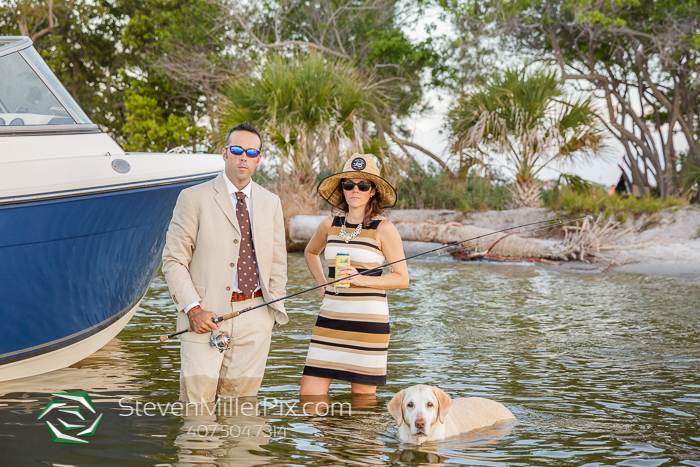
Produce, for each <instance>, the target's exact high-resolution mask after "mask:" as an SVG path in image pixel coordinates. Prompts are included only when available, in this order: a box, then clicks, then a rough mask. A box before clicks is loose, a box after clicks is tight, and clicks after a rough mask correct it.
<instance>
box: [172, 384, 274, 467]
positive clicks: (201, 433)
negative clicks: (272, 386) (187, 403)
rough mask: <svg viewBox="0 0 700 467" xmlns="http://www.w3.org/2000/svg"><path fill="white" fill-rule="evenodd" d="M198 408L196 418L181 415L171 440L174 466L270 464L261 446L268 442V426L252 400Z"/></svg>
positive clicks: (226, 402) (246, 399) (256, 404)
mask: <svg viewBox="0 0 700 467" xmlns="http://www.w3.org/2000/svg"><path fill="white" fill-rule="evenodd" d="M219 403H220V405H218V406H215V404H208V405H207V404H205V405H201V404H200V405H199V407H200V408H201V411H200V412H199V413H198V414H197V415H186V416H183V423H182V427H181V428H180V433H179V434H178V435H177V438H176V439H175V445H176V446H177V447H178V459H179V463H178V465H194V464H211V463H213V462H216V465H220V466H233V465H236V466H242V467H250V466H256V465H268V464H270V463H273V461H274V456H273V455H272V453H270V452H269V451H268V450H265V449H264V448H262V446H264V445H266V444H268V442H269V440H270V436H271V434H270V425H269V423H268V420H267V419H266V418H264V417H260V416H258V415H256V414H257V413H259V410H258V405H259V401H258V399H257V398H255V397H250V398H241V399H237V400H236V399H234V400H230V399H229V400H228V401H224V403H223V404H222V401H221V400H220V401H219Z"/></svg>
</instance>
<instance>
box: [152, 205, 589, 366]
mask: <svg viewBox="0 0 700 467" xmlns="http://www.w3.org/2000/svg"><path fill="white" fill-rule="evenodd" d="M582 219H593V216H591V215H584V216H570V217H559V218H556V219H548V220H546V221H539V222H530V223H529V224H522V225H517V226H515V227H508V228H507V229H501V230H497V231H495V232H490V233H487V234H482V235H478V236H476V237H473V238H469V239H466V240H459V241H457V242H452V243H449V244H447V245H442V246H439V247H437V248H433V249H432V250H428V251H424V252H422V253H418V254H415V255H411V256H407V257H405V258H401V259H398V260H396V261H392V262H391V263H384V264H382V265H381V266H377V267H374V268H372V269H367V270H365V271H362V272H358V273H355V274H352V275H348V276H343V277H342V278H339V279H335V280H333V281H329V282H326V283H325V284H321V285H317V286H315V287H310V288H308V289H304V290H302V291H300V292H295V293H293V294H289V295H285V296H284V297H281V298H276V299H275V300H270V301H269V302H265V303H261V304H260V305H255V306H252V307H249V308H246V309H244V310H239V311H234V312H233V313H228V314H226V315H223V316H219V317H218V318H212V320H211V321H212V322H213V323H215V324H216V323H220V322H222V321H225V320H228V319H232V318H235V317H236V316H239V315H241V314H243V313H247V312H249V311H253V310H256V309H258V308H262V307H264V306H267V305H271V304H273V303H276V302H279V301H281V300H286V299H288V298H292V297H296V296H297V295H301V294H303V293H306V292H311V291H312V290H316V289H320V288H321V287H327V286H329V285H333V284H335V283H336V282H341V281H344V280H348V279H350V278H351V277H355V276H361V275H365V274H368V273H371V272H373V271H378V270H380V269H383V268H385V267H388V266H391V265H392V264H396V263H400V262H401V261H408V260H409V259H413V258H417V257H418V256H423V255H427V254H429V253H435V252H436V251H440V250H444V249H445V248H450V247H453V246H457V245H460V244H462V243H467V242H473V241H474V240H479V239H481V238H484V237H488V236H491V235H495V234H499V233H504V232H508V231H509V230H516V229H523V228H525V227H530V226H533V225H539V224H547V223H555V225H563V224H570V223H572V222H576V221H579V220H582ZM549 227H553V225H546V226H545V227H543V228H549ZM537 230H540V229H536V230H534V231H535V232H536V231H537ZM190 331H192V329H191V328H187V329H183V330H182V331H178V332H175V333H172V334H166V335H164V336H160V341H161V342H165V341H167V340H168V339H170V338H171V337H175V336H179V335H180V334H184V333H186V332H190ZM210 343H211V345H212V346H213V347H216V348H218V349H219V350H220V351H221V352H223V351H224V350H226V349H227V348H228V347H227V345H228V344H229V343H230V338H229V336H228V335H226V334H225V333H222V334H219V336H216V337H215V336H214V331H212V338H211V341H210Z"/></svg>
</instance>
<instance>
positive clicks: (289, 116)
mask: <svg viewBox="0 0 700 467" xmlns="http://www.w3.org/2000/svg"><path fill="white" fill-rule="evenodd" d="M222 94H223V101H224V102H223V104H222V107H221V114H220V127H221V136H220V138H219V139H220V140H221V141H223V140H224V136H225V134H226V130H227V129H228V128H231V127H232V126H234V125H236V124H238V123H241V122H244V121H249V122H251V123H252V124H254V125H256V126H257V127H259V128H260V129H262V131H263V132H264V133H265V135H266V138H264V140H269V141H270V148H269V150H268V152H271V153H272V154H274V155H276V156H278V157H279V158H280V160H281V163H282V175H284V174H285V173H286V174H287V175H289V176H291V177H293V178H294V179H295V180H298V181H300V182H301V183H303V184H307V185H312V184H313V183H314V182H315V179H316V173H317V171H318V170H319V168H322V167H331V168H337V167H338V164H339V157H342V156H341V155H342V154H347V153H349V154H352V152H355V151H359V152H362V149H363V147H365V146H368V145H369V144H371V142H370V136H369V133H368V131H367V128H366V127H365V125H366V122H367V121H373V120H376V119H377V117H378V116H379V115H380V114H381V112H383V111H385V110H386V107H387V106H388V105H387V102H388V97H387V96H385V95H384V94H383V93H382V89H381V87H380V86H378V85H377V83H376V82H374V81H373V80H372V78H371V77H369V76H366V75H365V74H363V73H361V72H359V71H358V70H356V69H355V68H354V67H352V66H351V65H349V64H347V63H344V62H342V61H335V60H327V59H326V58H324V57H323V56H322V55H320V54H318V53H310V54H301V53H300V54H296V55H294V56H293V57H291V58H286V57H283V56H281V55H279V54H271V55H268V56H267V57H266V61H265V63H264V64H263V65H260V66H258V67H255V68H253V69H251V70H250V71H249V72H248V73H246V74H245V75H243V74H241V75H238V76H237V77H234V78H233V80H232V81H231V82H230V83H229V84H227V85H226V86H225V87H224V89H223V92H222Z"/></svg>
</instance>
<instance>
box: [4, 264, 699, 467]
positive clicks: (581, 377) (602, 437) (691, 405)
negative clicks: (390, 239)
mask: <svg viewBox="0 0 700 467" xmlns="http://www.w3.org/2000/svg"><path fill="white" fill-rule="evenodd" d="M409 269H410V273H411V278H412V283H411V287H410V288H408V289H406V290H399V291H392V293H390V294H389V306H390V313H391V321H392V339H391V344H390V348H389V365H388V381H389V384H388V385H387V386H384V387H381V388H379V391H378V393H377V395H376V396H374V397H371V398H368V397H367V396H364V397H363V396H358V395H352V394H350V385H349V384H343V383H334V384H333V385H331V388H330V391H329V396H328V397H327V398H326V399H324V400H317V401H309V400H308V399H300V398H299V395H298V390H299V383H300V381H301V372H302V369H303V366H304V359H305V356H306V351H307V349H308V343H309V338H310V335H311V332H312V329H313V325H314V322H315V320H316V313H317V312H318V308H319V305H320V302H319V300H318V296H317V295H316V294H314V293H311V294H307V295H302V296H299V297H295V298H294V299H292V300H290V301H289V303H288V304H287V306H288V310H289V313H290V323H289V324H288V325H285V326H282V327H279V328H276V329H275V331H274V335H273V342H272V349H271V351H270V356H269V359H268V365H267V370H266V375H265V380H264V381H263V386H262V388H261V392H260V394H259V396H258V398H259V399H258V406H259V407H260V408H261V410H260V411H259V413H258V414H257V415H256V414H250V415H243V414H240V413H239V414H235V415H230V414H226V415H218V414H215V415H205V416H202V415H201V413H200V414H197V415H195V416H189V417H186V416H182V415H174V414H172V413H165V414H160V413H156V414H155V415H153V416H145V415H143V414H141V415H140V416H137V415H135V414H132V415H129V409H128V408H127V407H125V406H124V405H126V404H124V403H122V405H120V400H122V398H124V397H128V398H131V399H129V402H128V407H133V406H134V404H136V403H137V402H138V403H140V404H144V403H148V402H150V403H153V404H158V403H160V404H167V403H174V402H176V401H177V400H178V391H179V384H178V380H179V373H178V371H179V342H178V341H177V340H176V339H173V340H171V341H168V342H167V343H166V344H165V345H162V344H159V343H158V342H157V337H158V336H159V335H161V334H162V333H164V332H166V331H169V330H171V329H173V327H174V318H173V317H174V316H175V313H176V311H175V309H174V307H173V306H172V304H171V303H170V300H171V299H170V294H169V293H168V290H167V287H166V286H165V282H164V280H163V277H162V275H158V276H157V277H156V279H155V281H154V283H153V284H152V286H151V289H150V291H149V292H148V295H147V296H146V299H145V300H144V301H143V303H142V307H141V309H140V310H139V311H138V313H137V315H136V317H135V318H134V319H133V320H132V322H131V323H129V325H128V326H127V328H126V329H125V330H124V331H123V332H122V333H121V334H120V335H119V337H118V338H117V339H115V340H114V341H112V342H111V343H110V344H109V345H108V346H107V347H105V348H104V349H102V350H100V351H99V352H98V353H96V354H95V355H93V356H92V357H90V358H88V359H86V360H83V361H82V362H80V363H79V364H77V365H75V366H74V367H72V368H68V369H65V370H59V371H56V372H53V373H50V374H48V375H42V376H38V377H35V378H26V379H23V380H18V381H11V382H5V383H0V464H2V465H13V466H20V465H54V464H63V465H124V464H129V465H130V464H134V465H141V464H143V465H265V464H294V465H308V464H324V465H338V464H353V465H379V464H431V463H461V464H465V465H490V466H495V465H552V466H561V465H584V464H589V465H614V464H619V465H700V435H698V423H697V420H698V416H700V376H699V374H700V331H699V329H698V322H699V320H698V318H700V311H699V310H700V293H699V292H698V291H699V290H700V289H698V283H697V282H689V281H680V280H675V281H674V280H669V279H662V278H656V277H645V276H637V275H625V274H605V275H602V274H574V273H567V272H561V271H558V270H556V269H553V268H547V267H540V266H532V265H530V266H513V265H494V264H485V263H480V264H464V263H457V262H453V261H452V260H450V259H447V260H445V259H439V260H438V261H415V262H413V263H411V264H410V266H409ZM289 277H290V279H291V284H290V287H289V291H290V292H296V291H299V290H301V289H303V288H305V287H307V286H310V285H312V284H313V279H312V278H311V277H310V275H309V274H308V272H307V271H306V267H305V265H304V261H303V258H302V257H301V255H290V261H289ZM418 383H426V384H431V385H436V386H438V387H440V388H442V389H443V390H445V391H446V392H448V393H449V394H450V395H451V396H453V397H469V396H481V397H487V398H490V399H494V400H497V401H499V402H501V403H503V404H505V405H506V406H507V407H508V408H509V409H510V410H511V411H512V412H513V413H514V414H515V416H516V417H517V418H518V423H517V425H515V426H500V427H490V428H487V429H483V430H478V431H475V432H471V433H468V434H465V435H463V436H459V437H456V438H452V439H449V440H445V441H443V442H438V443H430V444H429V445H428V444H426V445H423V446H421V447H416V446H410V445H402V444H400V443H398V442H397V440H396V436H395V435H396V426H395V423H394V421H393V419H392V418H391V417H390V416H389V414H388V413H387V412H386V404H387V403H388V401H389V400H390V399H391V397H392V396H393V395H394V394H395V393H396V392H398V391H399V390H401V389H404V388H406V387H409V386H412V385H414V384H418ZM58 391H86V392H88V393H89V394H90V396H91V397H92V398H93V401H94V402H95V406H96V407H98V408H99V409H100V410H101V411H103V412H104V413H105V418H104V421H103V422H102V424H101V426H100V428H99V430H98V433H97V434H96V435H95V437H94V438H93V439H91V440H90V444H88V445H67V444H57V443H53V442H52V440H51V438H50V436H49V434H48V432H47V429H46V426H45V425H43V423H42V421H41V420H37V417H38V414H39V413H40V411H41V410H42V408H43V407H45V406H46V404H47V402H48V401H49V400H51V397H52V396H51V393H52V392H58ZM308 402H313V404H311V405H307V413H304V411H303V407H304V404H305V403H308ZM321 402H324V403H325V404H327V405H328V406H330V407H333V406H334V404H336V405H335V407H339V406H338V404H340V406H342V407H344V408H345V410H344V411H342V412H341V411H340V410H339V409H336V410H335V411H334V412H331V413H326V412H325V409H326V407H325V405H323V404H321ZM343 404H345V405H343ZM348 407H350V408H351V411H352V415H350V414H348V410H347V408H348ZM263 408H265V409H263ZM211 425H214V427H216V429H215V430H209V429H208V427H211ZM201 426H203V427H205V428H201V429H200V428H199V427H201ZM195 427H196V428H197V429H199V431H197V430H195V429H194V428H195ZM222 427H227V428H222ZM230 427H234V428H233V429H234V435H236V434H238V431H239V430H240V432H241V435H238V436H232V435H231V428H230ZM236 427H240V428H236ZM246 427H247V430H248V432H249V433H250V434H251V435H252V434H253V432H255V434H258V431H259V430H260V431H261V432H262V436H248V435H247V434H246V436H245V437H244V436H242V435H243V433H244V430H245V429H246ZM259 427H263V428H262V429H260V428H259ZM202 435H204V436H202Z"/></svg>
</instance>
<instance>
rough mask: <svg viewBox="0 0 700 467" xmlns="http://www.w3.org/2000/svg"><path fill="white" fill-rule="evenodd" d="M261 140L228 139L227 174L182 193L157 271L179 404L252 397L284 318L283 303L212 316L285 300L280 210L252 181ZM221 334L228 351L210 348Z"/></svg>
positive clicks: (250, 133) (240, 129) (249, 134)
mask: <svg viewBox="0 0 700 467" xmlns="http://www.w3.org/2000/svg"><path fill="white" fill-rule="evenodd" d="M261 149H262V138H261V137H260V134H259V133H258V131H257V130H256V129H255V128H254V127H253V126H252V125H250V124H249V123H247V122H246V123H241V124H240V125H236V126H234V127H233V128H231V130H230V131H229V132H228V135H227V136H226V146H225V147H224V149H223V157H224V162H225V169H224V172H223V173H221V174H220V175H219V176H218V177H216V178H215V179H214V180H212V181H210V182H207V183H203V184H201V185H197V186H194V187H192V188H188V189H186V190H183V191H182V193H181V194H180V197H179V198H178V200H177V205H176V206H175V211H174V213H173V219H172V222H171V223H170V228H169V229H168V235H167V239H166V244H165V250H164V251H163V274H165V279H166V281H167V282H168V288H169V289H170V293H171V294H172V298H173V302H175V306H176V307H177V310H178V318H177V329H178V331H179V330H182V329H187V328H188V327H190V328H192V329H193V330H194V331H195V332H188V333H185V334H182V335H181V336H180V339H181V341H182V347H181V350H180V355H181V357H182V368H181V372H180V400H182V401H186V402H197V403H199V402H201V401H205V402H211V401H214V400H215V398H216V397H217V396H218V397H244V396H255V395H256V394H257V393H258V389H259V388H260V384H261V382H262V378H263V374H264V372H265V363H266V361H267V354H268V352H269V350H270V340H271V334H272V327H273V325H274V323H275V322H277V323H279V324H285V323H287V322H288V321H289V319H288V318H287V314H286V312H285V310H284V305H283V304H282V302H277V303H275V304H273V305H270V306H267V307H261V308H258V309H257V310H253V311H251V312H248V313H244V314H242V315H240V316H238V317H236V318H233V319H230V320H226V321H223V322H221V323H220V324H218V325H217V324H214V323H212V318H216V317H218V316H222V315H224V314H227V313H232V312H233V311H238V310H242V309H244V308H248V307H251V306H255V305H259V304H261V303H264V301H269V300H273V299H276V298H279V297H283V296H284V295H285V287H286V284H287V250H286V246H285V236H284V222H283V218H282V205H281V204H280V199H279V197H277V195H274V194H272V193H270V192H269V191H267V190H266V189H264V188H262V187H261V186H260V185H258V184H257V183H255V182H253V181H252V180H251V179H250V177H251V176H252V175H253V173H255V169H256V167H257V166H258V164H259V163H260V159H261V158H262V155H261ZM211 331H215V332H216V333H217V334H218V333H219V332H221V331H225V332H226V333H228V334H229V335H230V336H231V348H230V349H229V350H226V351H224V352H222V353H220V352H219V350H217V349H216V348H215V347H212V346H210V345H209V339H210V333H211Z"/></svg>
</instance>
